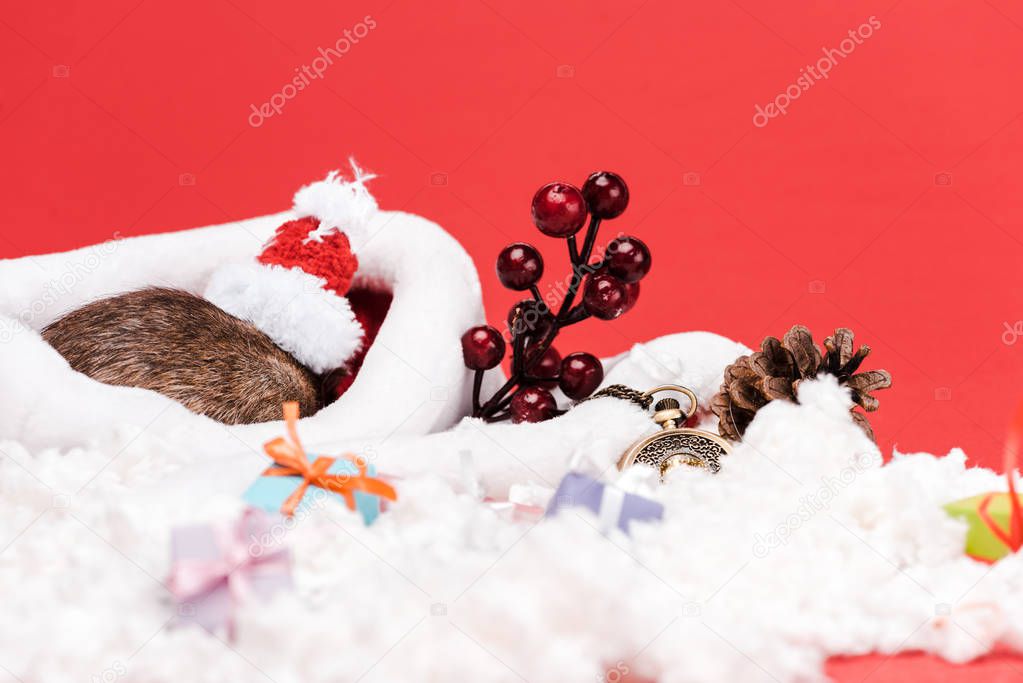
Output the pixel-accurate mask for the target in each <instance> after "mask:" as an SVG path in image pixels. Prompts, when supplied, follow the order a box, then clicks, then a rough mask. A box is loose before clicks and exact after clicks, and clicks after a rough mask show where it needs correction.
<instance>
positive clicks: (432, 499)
mask: <svg viewBox="0 0 1023 683" xmlns="http://www.w3.org/2000/svg"><path fill="white" fill-rule="evenodd" d="M744 350H745V349H744V348H743V347H741V345H738V344H735V343H734V342H731V341H729V340H726V339H723V338H721V337H717V336H716V335H711V334H707V333H692V334H680V335H672V336H670V337H665V338H662V339H659V340H655V341H653V342H651V343H649V344H643V345H638V346H637V347H635V348H634V349H633V350H632V351H631V352H629V353H628V354H625V355H624V356H622V357H620V358H618V359H616V362H615V363H614V364H613V367H611V369H610V371H609V372H608V377H607V380H606V383H611V382H620V383H625V384H629V385H630V386H635V387H638V388H647V387H649V386H653V385H655V384H661V383H668V382H673V383H681V384H685V385H686V386H690V387H692V388H693V389H694V390H695V391H696V392H697V394H698V395H699V397H700V399H701V401H703V402H706V401H707V400H709V397H710V395H711V394H712V393H713V391H714V389H715V388H716V384H717V383H718V382H720V376H721V372H722V370H723V368H724V366H725V364H727V363H728V362H730V361H731V360H734V358H735V356H736V355H739V354H740V353H742V352H743V351H744ZM799 399H800V404H798V405H797V404H794V403H788V402H780V401H779V402H774V403H772V404H770V405H768V406H767V407H765V408H764V409H763V410H762V411H761V412H760V413H759V414H758V416H757V418H756V419H755V420H754V422H753V424H752V425H751V426H750V428H749V430H748V432H747V434H746V439H745V441H744V442H743V443H742V444H739V445H737V446H736V448H735V449H734V452H733V453H732V454H731V455H729V456H727V457H726V458H725V459H724V460H723V467H722V470H721V472H720V474H718V475H716V476H715V475H711V474H709V473H707V472H706V471H702V470H695V469H682V470H675V471H673V472H672V473H671V474H670V475H669V476H670V478H669V480H668V481H667V482H666V483H665V484H663V485H659V484H657V483H656V482H654V481H653V480H652V478H651V477H649V476H646V475H645V472H644V471H642V470H639V469H634V470H632V471H630V472H628V473H625V474H624V475H619V474H618V473H617V472H616V470H615V469H614V467H613V464H614V462H615V460H616V459H617V457H618V456H619V455H620V454H621V452H622V451H623V450H624V448H625V447H626V446H627V445H628V444H629V443H631V442H632V441H634V440H635V439H637V438H639V437H641V436H643V435H644V434H646V433H649V432H650V431H651V430H653V429H655V428H656V425H654V424H653V423H652V422H651V421H650V420H649V418H648V417H647V416H646V415H645V414H644V413H643V411H641V410H639V409H638V408H636V407H634V406H632V405H631V404H629V403H626V402H624V401H620V400H616V399H610V398H608V399H600V400H594V401H590V402H586V403H583V404H581V405H579V406H578V407H576V408H574V409H573V410H571V411H570V412H569V413H568V414H566V415H565V416H563V417H560V418H557V419H555V420H552V421H550V422H546V423H541V424H535V425H510V424H493V425H486V424H482V423H480V422H479V421H477V420H472V419H465V420H463V421H462V422H461V423H460V424H459V425H458V426H456V427H455V428H454V429H452V430H448V431H444V432H441V433H437V434H430V435H423V436H408V435H405V436H402V435H396V436H387V437H376V438H371V439H365V440H363V441H361V442H356V441H351V440H347V439H339V440H336V441H335V442H333V443H328V441H329V440H327V441H325V442H324V443H322V444H314V443H311V442H307V444H306V445H307V447H308V448H309V450H310V451H313V452H318V453H340V452H343V450H346V449H351V450H355V451H356V452H360V453H363V454H365V455H366V456H367V457H369V458H370V459H371V460H372V461H373V462H374V463H375V464H376V465H377V467H378V469H379V470H380V471H381V472H382V473H386V474H389V475H393V476H395V477H397V480H396V481H395V486H396V488H397V490H398V495H399V500H398V502H397V503H396V504H393V505H392V506H391V507H390V509H389V510H388V511H387V512H386V513H385V514H384V515H383V516H382V517H381V518H380V519H379V521H377V522H376V523H375V524H374V525H373V526H372V527H368V528H367V527H364V526H362V524H361V521H360V518H359V517H358V515H357V514H355V513H352V512H349V511H348V510H347V509H345V508H344V507H343V506H341V505H332V504H324V505H322V506H318V507H317V508H316V509H315V510H314V511H313V512H312V513H310V514H308V515H305V516H303V517H301V518H300V519H297V520H295V521H288V522H283V521H282V522H281V524H280V525H279V526H278V527H277V529H276V532H277V533H275V534H274V537H273V538H267V539H260V540H259V542H261V543H266V544H273V543H277V542H283V543H286V544H287V545H288V546H290V547H291V548H292V550H293V553H294V557H295V565H294V578H295V583H296V588H295V590H294V591H293V592H291V593H286V594H283V595H281V596H279V597H278V598H277V599H275V600H274V602H273V603H271V604H266V605H261V604H248V605H246V606H245V607H244V608H243V609H241V610H240V612H239V614H238V638H237V640H236V641H235V642H228V641H226V639H225V638H224V636H223V634H220V635H219V637H214V636H211V635H209V634H207V633H206V632H205V631H202V630H201V629H199V628H198V627H179V626H177V625H176V624H175V623H174V620H173V617H174V614H175V607H174V605H173V604H172V602H171V600H170V595H169V592H168V590H167V588H166V586H165V585H164V581H165V580H166V577H167V573H168V540H169V535H170V530H171V529H172V528H173V527H174V526H175V525H179V524H186V523H193V522H215V521H225V520H228V519H230V518H232V517H233V516H234V515H237V514H238V513H239V512H240V509H241V500H240V497H239V494H240V492H241V491H242V490H243V489H244V488H245V486H246V485H247V484H248V483H250V482H251V480H252V479H253V478H254V477H255V476H257V475H258V474H259V472H260V471H261V470H262V469H263V467H265V465H266V462H267V461H266V458H265V457H264V456H262V455H261V454H260V453H259V452H258V451H257V450H253V449H250V448H249V447H248V446H247V445H245V444H243V443H241V442H236V446H235V448H234V449H233V450H225V451H224V452H222V453H219V454H216V455H211V454H210V453H208V452H206V451H205V450H204V449H202V448H194V449H190V448H185V447H182V444H181V443H180V442H178V441H176V440H175V439H173V438H170V437H169V436H168V434H166V433H162V432H153V431H147V430H145V429H139V428H137V427H126V428H119V429H116V430H114V432H115V433H114V434H113V435H112V436H111V437H110V438H109V439H108V440H107V441H105V442H103V443H98V444H95V445H93V446H92V447H89V448H86V449H72V450H56V449H45V448H44V449H31V450H29V449H26V448H25V447H23V446H22V445H21V444H19V443H18V442H14V441H6V442H3V443H0V451H2V453H3V456H4V457H3V458H2V459H0V604H2V605H3V609H2V611H0V666H2V667H3V668H2V669H0V680H3V675H4V670H6V671H7V672H8V673H9V674H10V675H11V676H16V677H17V678H16V679H15V678H12V680H21V681H26V682H32V681H45V682H46V683H60V682H62V681H80V680H90V676H94V677H96V678H97V679H98V680H108V679H110V680H113V679H114V678H116V679H117V680H124V681H147V682H154V683H156V682H163V681H166V682H168V683H170V682H172V681H173V682H174V683H179V682H180V681H225V680H234V681H241V680H265V679H269V680H273V681H275V682H276V683H292V682H295V683H298V682H300V681H301V682H310V681H312V682H315V681H325V682H326V681H355V680H362V681H374V680H377V681H451V680H483V681H522V680H528V681H535V682H538V683H539V682H544V681H551V682H554V681H558V682H559V683H560V682H563V681H593V680H609V681H614V680H620V678H621V676H622V674H623V673H624V672H625V671H629V672H631V673H632V675H633V676H642V677H646V678H647V679H651V680H656V681H660V682H661V683H673V682H676V681H679V682H680V681H720V680H742V681H758V680H778V681H789V680H816V679H820V678H821V677H822V673H821V670H822V664H823V662H824V660H825V659H826V658H827V657H829V656H831V655H841V654H845V655H852V654H863V653H868V652H881V653H894V652H903V651H909V650H923V651H927V652H933V653H935V654H938V655H940V656H943V657H945V658H947V659H949V660H951V661H955V662H961V661H966V660H968V659H970V658H973V657H977V656H979V655H981V654H984V653H985V652H988V651H990V650H991V648H992V647H993V646H994V645H995V644H998V643H1000V644H1002V645H1004V646H1007V647H1010V648H1015V649H1020V648H1021V647H1023V572H1021V569H1023V560H1021V558H1020V557H1019V556H1018V555H1017V556H1010V557H1008V558H1006V559H1004V560H1002V561H1001V562H999V563H997V564H996V565H993V566H988V565H984V564H981V563H977V562H974V561H972V560H970V559H968V558H966V557H964V556H963V554H962V548H963V540H964V532H965V528H964V526H963V525H962V524H961V523H959V522H956V521H954V520H952V519H950V518H949V517H947V516H946V515H945V513H944V512H943V511H942V510H941V505H942V504H943V503H945V502H948V501H951V500H954V499H957V498H961V497H964V496H969V495H972V494H976V493H980V492H983V491H988V490H1004V488H1005V482H1004V478H1003V477H1001V476H999V475H996V474H995V473H994V472H991V471H989V470H982V469H968V468H967V467H966V465H965V456H964V454H963V453H962V452H961V451H959V450H956V449H954V450H952V451H951V452H950V453H948V454H947V455H945V456H944V457H936V456H934V455H930V454H926V453H917V454H895V456H894V459H893V460H892V461H891V462H889V463H888V464H886V465H882V458H881V454H880V453H879V452H878V450H877V448H876V447H875V445H874V444H873V443H872V442H871V441H869V440H868V439H867V438H866V437H865V436H864V434H863V432H862V431H860V429H859V428H858V427H856V426H855V425H854V424H853V422H852V421H851V420H850V418H849V416H848V409H849V406H850V402H849V398H848V396H847V394H846V393H845V392H844V391H843V390H842V389H840V388H839V387H838V386H837V384H836V383H835V382H834V381H833V380H832V379H830V378H822V379H820V380H818V381H816V382H807V383H803V384H802V385H801V387H800V393H799ZM305 423H306V421H303V422H302V424H301V425H300V430H301V429H302V425H304V424H305ZM705 426H706V427H707V428H713V424H712V423H708V424H707V425H705ZM570 467H574V468H577V469H582V470H583V471H586V472H587V473H589V474H591V475H594V476H603V477H604V478H605V480H607V481H611V482H614V481H618V483H619V484H620V485H621V486H623V487H626V488H630V489H631V490H635V491H637V492H642V493H644V494H645V495H649V496H652V497H656V499H657V500H659V501H660V502H662V503H663V504H664V505H665V516H664V520H663V521H662V522H661V523H656V524H636V525H633V526H632V530H631V536H625V535H623V534H621V533H619V532H617V531H614V532H612V533H611V534H610V535H603V534H601V533H600V532H599V531H598V527H597V521H596V518H595V517H594V516H593V515H591V514H589V513H588V512H586V511H569V512H567V513H565V512H563V513H562V514H559V515H558V516H557V517H554V518H551V519H543V520H541V521H539V522H536V523H534V522H522V521H518V522H517V521H514V518H513V516H512V515H508V514H504V513H502V511H501V510H499V509H497V508H496V507H495V506H494V505H493V504H492V503H490V502H489V501H488V500H487V498H488V497H489V498H494V497H496V498H504V497H506V496H507V494H508V492H509V490H511V491H513V492H515V491H519V492H521V491H523V490H525V491H528V492H529V495H531V496H533V497H534V498H536V497H539V498H541V499H542V498H543V496H544V495H548V496H549V495H550V492H551V491H552V490H553V488H554V487H555V486H556V485H557V482H558V480H559V479H560V477H561V476H562V475H563V474H564V473H565V472H566V471H568V469H569V468H570ZM104 676H107V677H108V678H103V677H104ZM111 676H112V677H113V678H110V677H111Z"/></svg>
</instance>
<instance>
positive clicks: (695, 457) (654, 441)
mask: <svg viewBox="0 0 1023 683" xmlns="http://www.w3.org/2000/svg"><path fill="white" fill-rule="evenodd" d="M666 392H675V393H678V394H682V395H683V396H685V397H686V398H687V399H688V403H689V406H688V408H687V409H686V410H685V411H683V410H682V408H681V406H680V404H679V402H678V400H677V399H675V398H670V397H669V398H662V399H660V400H659V401H657V403H656V404H655V405H654V407H653V408H654V412H653V414H652V416H651V417H652V419H653V421H654V422H656V423H657V424H658V425H660V427H661V429H660V431H658V432H656V433H654V434H651V435H650V436H648V437H646V438H644V439H640V440H639V441H637V442H636V443H634V444H633V445H632V446H631V447H630V448H629V450H627V451H626V452H625V454H624V455H623V456H622V457H621V459H620V460H619V461H618V469H619V470H624V469H625V468H627V467H631V466H632V465H637V464H639V465H647V466H649V467H653V468H654V469H655V470H657V471H658V472H660V474H661V479H662V481H663V479H664V477H665V475H667V474H668V472H670V471H672V470H673V469H675V468H676V467H681V466H683V465H688V466H690V467H702V468H705V469H708V470H710V471H711V472H712V473H715V474H716V473H717V472H718V471H719V470H720V469H721V458H722V456H725V455H728V454H729V453H730V452H731V446H730V445H729V443H728V442H727V441H725V440H724V439H723V438H721V437H720V436H718V435H717V434H712V433H710V432H707V431H704V430H702V429H691V428H689V427H684V426H682V425H684V424H685V423H686V420H688V419H689V418H690V417H692V415H693V414H694V413H695V412H696V407H697V399H696V394H695V393H693V391H692V390H690V389H687V388H686V387H682V386H678V385H675V384H666V385H663V386H659V387H655V388H653V389H650V390H649V391H646V392H638V391H636V390H634V389H630V388H628V387H625V386H622V385H612V386H610V387H608V388H607V389H604V390H603V391H601V392H598V394H594V398H596V397H597V396H598V395H602V396H614V397H616V398H624V399H626V400H630V401H632V402H634V403H636V404H638V405H640V406H641V407H643V408H644V409H649V408H650V404H651V403H653V397H654V396H655V395H656V394H660V393H666Z"/></svg>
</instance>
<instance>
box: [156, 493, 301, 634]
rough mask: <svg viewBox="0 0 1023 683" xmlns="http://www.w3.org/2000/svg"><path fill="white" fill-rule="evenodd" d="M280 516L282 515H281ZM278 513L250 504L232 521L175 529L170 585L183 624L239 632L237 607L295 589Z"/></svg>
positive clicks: (211, 630) (212, 630)
mask: <svg viewBox="0 0 1023 683" xmlns="http://www.w3.org/2000/svg"><path fill="white" fill-rule="evenodd" d="M276 519H280V518H279V517H277V518H276ZM274 523H275V518H273V517H270V516H268V515H266V514H265V513H263V512H261V511H259V510H256V509H253V508H249V509H247V510H246V512H245V513H244V514H243V515H242V517H241V519H240V520H238V521H236V522H233V523H231V524H229V525H227V526H221V527H217V526H211V525H193V526H184V527H178V528H176V529H174V530H173V531H172V532H171V568H170V577H169V578H168V581H167V585H168V587H169V588H170V590H171V593H172V594H173V595H174V599H175V600H176V601H177V603H178V621H179V622H180V623H195V624H199V625H200V626H202V627H203V628H205V629H206V630H208V631H210V632H216V631H218V630H220V629H222V628H226V629H227V632H228V636H229V637H232V638H233V636H234V610H235V608H236V607H237V605H239V604H241V603H243V602H248V601H252V600H261V601H265V600H267V599H269V598H270V597H271V596H272V595H274V594H275V593H277V592H278V591H280V590H283V589H286V588H290V587H291V585H292V583H291V555H290V553H289V551H288V550H287V549H286V548H282V547H280V546H279V544H277V543H275V542H273V540H272V539H276V538H277V536H276V535H275V534H274V533H273V530H274V529H273V526H274Z"/></svg>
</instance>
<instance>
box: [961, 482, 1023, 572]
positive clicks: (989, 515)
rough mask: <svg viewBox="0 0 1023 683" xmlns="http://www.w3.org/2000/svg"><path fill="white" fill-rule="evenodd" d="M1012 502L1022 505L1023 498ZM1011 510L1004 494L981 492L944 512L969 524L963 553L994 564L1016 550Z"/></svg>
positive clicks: (1015, 536) (1010, 496)
mask: <svg viewBox="0 0 1023 683" xmlns="http://www.w3.org/2000/svg"><path fill="white" fill-rule="evenodd" d="M1016 500H1017V501H1018V503H1019V504H1020V505H1023V495H1017V496H1016ZM1013 508H1014V506H1013V504H1012V495H1010V494H1008V493H982V494H980V495H979V496H973V497H971V498H963V499H962V500H957V501H955V502H952V503H948V504H947V505H945V511H946V512H948V513H949V514H950V515H952V516H953V517H955V518H957V519H962V520H963V521H965V522H966V523H967V524H968V525H969V528H968V529H967V531H966V554H967V555H969V556H970V557H972V558H974V559H975V560H981V561H983V562H997V561H998V560H1000V559H1002V558H1003V557H1005V556H1006V555H1008V554H1009V553H1010V552H1015V551H1017V550H1019V549H1020V545H1019V538H1018V533H1019V532H1018V531H1017V532H1016V533H1014V531H1013V527H1014V525H1013ZM1017 510H1018V508H1017ZM1017 514H1018V513H1017ZM1018 525H1019V522H1018V521H1017V522H1016V526H1018Z"/></svg>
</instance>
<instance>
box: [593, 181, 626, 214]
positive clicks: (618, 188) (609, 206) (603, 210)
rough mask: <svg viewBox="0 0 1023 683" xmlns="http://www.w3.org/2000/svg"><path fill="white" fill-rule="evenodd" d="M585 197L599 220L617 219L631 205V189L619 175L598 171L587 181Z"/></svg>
mask: <svg viewBox="0 0 1023 683" xmlns="http://www.w3.org/2000/svg"><path fill="white" fill-rule="evenodd" d="M583 197H585V198H586V206H588V207H589V209H590V213H592V214H593V215H594V216H596V217H597V218H616V217H618V216H620V215H622V212H623V211H625V207H627V206H628V205H629V188H628V187H627V186H626V185H625V181H624V180H622V178H621V176H619V175H618V174H616V173H611V172H610V171H598V172H597V173H593V174H592V175H590V177H589V178H587V179H586V183H585V184H584V185H583Z"/></svg>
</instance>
